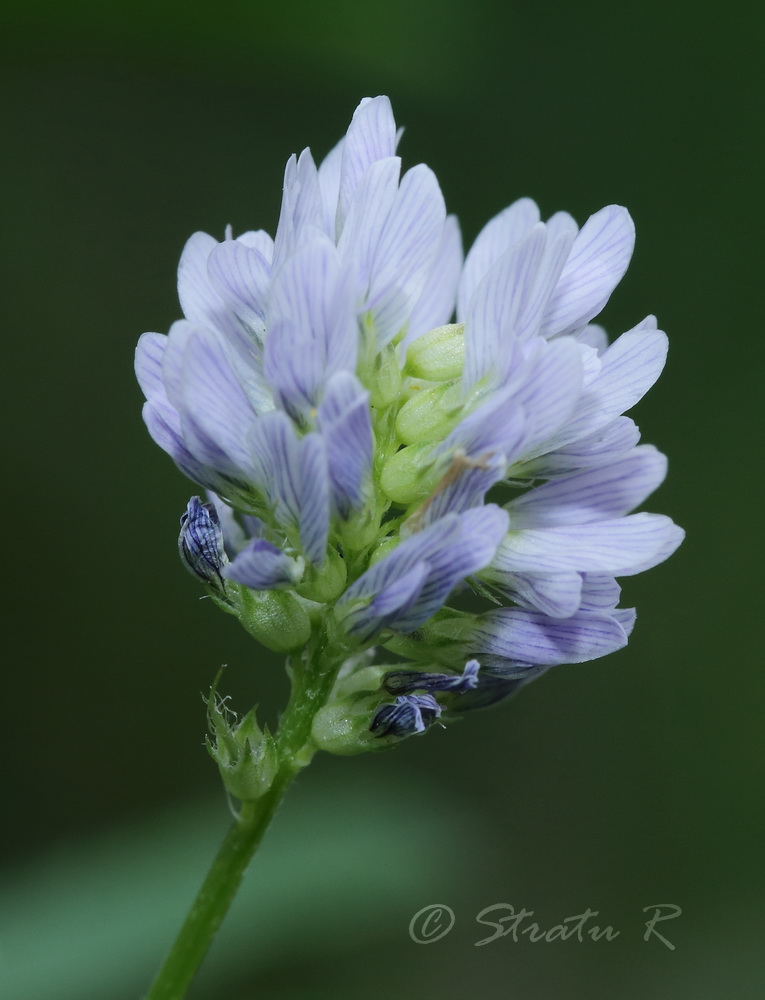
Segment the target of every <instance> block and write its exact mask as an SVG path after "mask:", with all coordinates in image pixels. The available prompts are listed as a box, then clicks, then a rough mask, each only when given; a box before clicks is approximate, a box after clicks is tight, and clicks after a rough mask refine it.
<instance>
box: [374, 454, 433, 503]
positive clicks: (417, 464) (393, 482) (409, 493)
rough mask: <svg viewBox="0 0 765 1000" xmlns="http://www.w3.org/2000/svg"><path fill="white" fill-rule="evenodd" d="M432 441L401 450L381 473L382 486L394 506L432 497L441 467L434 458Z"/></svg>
mask: <svg viewBox="0 0 765 1000" xmlns="http://www.w3.org/2000/svg"><path fill="white" fill-rule="evenodd" d="M432 451H433V442H432V441H423V442H421V443H420V444H412V445H409V446H408V447H407V448H402V449H401V450H400V451H397V452H396V454H395V455H393V456H392V457H391V458H389V459H388V461H387V462H386V463H385V465H384V466H383V467H382V470H381V472H380V487H381V488H382V490H383V492H384V493H385V495H386V496H387V497H389V498H390V499H391V500H393V501H394V502H395V503H399V504H403V505H405V506H408V505H409V504H412V503H416V502H417V501H418V500H424V499H425V498H426V497H427V496H429V495H430V493H431V491H432V490H433V487H434V486H435V484H436V483H437V482H438V468H437V466H436V463H435V462H434V461H433V460H432V459H431V457H430V456H431V453H432Z"/></svg>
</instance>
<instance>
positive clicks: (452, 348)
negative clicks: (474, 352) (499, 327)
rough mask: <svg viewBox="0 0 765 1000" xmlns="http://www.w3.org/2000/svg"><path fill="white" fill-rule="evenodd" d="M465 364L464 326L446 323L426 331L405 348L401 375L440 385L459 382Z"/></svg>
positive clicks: (462, 324)
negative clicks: (449, 381)
mask: <svg viewBox="0 0 765 1000" xmlns="http://www.w3.org/2000/svg"><path fill="white" fill-rule="evenodd" d="M464 364H465V324H464V323H449V324H447V325H446V326H437V327H436V328H435V329H434V330H429V331H428V332H427V333H424V334H423V335H422V336H421V337H418V338H417V340H415V341H413V343H411V344H410V345H409V348H408V350H407V352H406V365H405V367H404V372H405V373H406V374H407V375H413V376H414V377H415V378H425V379H429V380H430V381H432V382H443V381H446V380H447V379H453V378H459V377H460V375H462V369H463V366H464Z"/></svg>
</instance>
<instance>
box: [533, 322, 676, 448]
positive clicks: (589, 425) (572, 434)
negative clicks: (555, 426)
mask: <svg viewBox="0 0 765 1000" xmlns="http://www.w3.org/2000/svg"><path fill="white" fill-rule="evenodd" d="M646 322H647V321H644V322H643V323H642V324H640V325H639V326H638V327H636V328H635V329H634V330H630V331H629V332H628V333H623V334H622V335H621V337H618V338H617V339H616V340H615V341H614V342H613V343H612V344H611V345H610V346H609V347H608V348H607V350H606V351H604V353H603V354H602V355H601V357H600V361H601V370H600V373H599V375H598V376H597V377H596V378H595V379H593V381H592V382H591V383H590V384H589V385H588V386H587V387H586V388H585V389H584V390H583V392H582V397H581V400H580V402H579V404H578V406H577V409H576V413H575V415H574V417H573V419H572V420H571V421H570V422H569V423H568V424H567V425H566V427H565V428H564V430H562V431H561V432H560V433H558V434H556V436H555V438H554V439H553V440H552V441H551V442H549V445H550V447H549V449H548V448H546V449H545V450H551V451H552V450H557V449H559V448H562V447H564V446H565V445H568V444H570V443H571V442H573V441H578V440H579V439H580V438H582V437H585V436H586V435H589V434H592V433H594V432H595V431H597V430H599V429H600V428H602V427H605V426H606V425H607V424H610V423H611V422H612V421H613V420H614V419H616V417H618V416H619V415H620V414H621V413H624V412H625V411H626V410H629V409H630V408H631V407H633V406H634V405H635V403H637V402H638V400H640V399H642V397H643V396H644V395H645V393H646V392H647V391H648V390H649V389H650V388H651V386H652V385H653V384H654V382H655V381H656V379H657V378H658V377H659V375H660V374H661V371H662V369H663V367H664V364H665V361H666V357H667V337H666V334H664V333H663V332H662V331H661V330H655V329H651V328H650V327H648V326H646V325H645V324H646Z"/></svg>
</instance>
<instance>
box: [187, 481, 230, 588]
mask: <svg viewBox="0 0 765 1000" xmlns="http://www.w3.org/2000/svg"><path fill="white" fill-rule="evenodd" d="M178 551H179V553H180V556H181V561H182V562H183V564H184V566H185V567H186V569H188V571H189V572H190V573H193V574H194V576H197V577H199V579H200V580H202V581H203V582H204V583H206V584H208V585H209V586H211V587H213V588H214V589H215V590H218V591H221V592H222V591H224V590H225V586H226V585H225V583H224V581H223V575H222V572H223V568H224V566H225V565H226V564H227V563H228V557H227V556H226V552H225V549H224V547H223V532H222V531H221V526H220V519H219V518H218V512H217V511H216V509H215V506H214V504H212V503H202V501H201V500H200V498H199V497H192V498H191V500H189V502H188V505H187V507H186V510H185V512H184V513H183V515H182V516H181V533H180V535H179V536H178Z"/></svg>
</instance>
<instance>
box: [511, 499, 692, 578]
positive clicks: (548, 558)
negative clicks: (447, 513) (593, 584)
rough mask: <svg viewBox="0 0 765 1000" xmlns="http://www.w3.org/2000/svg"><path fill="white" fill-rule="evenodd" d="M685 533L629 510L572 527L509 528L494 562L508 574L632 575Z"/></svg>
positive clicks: (660, 557) (665, 520)
mask: <svg viewBox="0 0 765 1000" xmlns="http://www.w3.org/2000/svg"><path fill="white" fill-rule="evenodd" d="M683 536H684V533H683V531H682V529H680V528H678V527H677V525H675V524H674V523H673V522H672V521H671V520H670V518H668V517H665V516H664V515H662V514H630V515H628V516H627V517H620V518H616V519H615V520H609V521H595V522H593V523H592V524H581V525H576V526H575V527H560V528H526V529H522V530H520V531H513V530H511V531H510V532H509V533H508V535H507V537H506V538H505V539H504V541H503V542H502V544H501V545H500V547H499V549H498V550H497V554H496V556H495V557H494V561H493V566H494V567H496V568H497V569H499V570H505V571H507V572H509V573H534V572H538V573H560V572H566V571H568V570H576V571H577V572H581V573H586V572H590V573H608V574H610V575H611V576H631V575H633V574H635V573H639V572H642V571H643V570H644V569H649V568H650V567H651V566H656V565H658V563H660V562H663V561H664V559H666V558H667V557H668V556H669V555H671V553H672V552H674V550H675V549H676V548H677V546H678V545H679V544H680V542H681V541H682V539H683Z"/></svg>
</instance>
